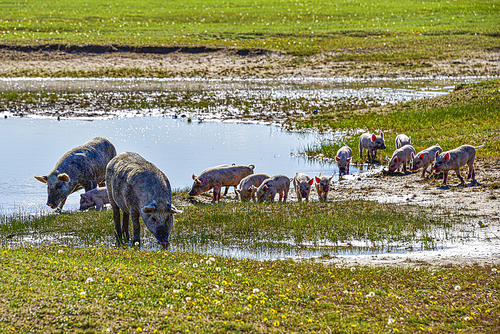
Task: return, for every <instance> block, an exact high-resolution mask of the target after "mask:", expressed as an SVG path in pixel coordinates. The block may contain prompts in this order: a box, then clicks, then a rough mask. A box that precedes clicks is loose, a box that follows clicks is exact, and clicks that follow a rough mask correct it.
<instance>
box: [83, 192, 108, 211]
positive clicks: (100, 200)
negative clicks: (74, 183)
mask: <svg viewBox="0 0 500 334" xmlns="http://www.w3.org/2000/svg"><path fill="white" fill-rule="evenodd" d="M108 203H109V199H108V191H107V189H106V187H98V188H95V189H92V190H89V191H87V192H86V193H85V194H81V195H80V211H83V210H87V209H90V208H93V207H95V208H96V210H101V209H102V208H103V207H104V205H105V204H108Z"/></svg>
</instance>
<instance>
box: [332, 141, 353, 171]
mask: <svg viewBox="0 0 500 334" xmlns="http://www.w3.org/2000/svg"><path fill="white" fill-rule="evenodd" d="M351 159H352V149H351V148H350V147H349V146H347V145H346V146H342V147H341V148H339V150H338V151H337V156H336V157H335V161H337V165H338V166H339V173H340V174H349V164H350V163H351Z"/></svg>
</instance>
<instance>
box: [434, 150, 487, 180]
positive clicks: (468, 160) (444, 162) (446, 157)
mask: <svg viewBox="0 0 500 334" xmlns="http://www.w3.org/2000/svg"><path fill="white" fill-rule="evenodd" d="M485 144H486V143H483V145H481V146H477V147H474V146H472V145H462V146H459V147H457V148H454V149H453V150H450V151H446V152H441V153H438V152H436V162H435V163H434V167H433V169H434V172H436V173H440V172H444V178H443V184H444V185H445V184H446V180H447V179H448V172H449V171H450V170H454V171H455V174H457V177H458V178H459V179H460V183H461V184H464V183H465V181H464V179H463V177H462V176H461V175H460V167H462V166H465V165H468V166H469V174H468V175H467V180H468V179H470V178H472V180H474V181H475V180H476V173H475V172H474V159H475V158H476V150H477V149H478V148H481V147H483V146H484V145H485Z"/></svg>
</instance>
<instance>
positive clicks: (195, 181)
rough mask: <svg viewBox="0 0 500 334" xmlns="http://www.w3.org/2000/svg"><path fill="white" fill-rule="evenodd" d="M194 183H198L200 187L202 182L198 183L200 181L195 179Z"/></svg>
mask: <svg viewBox="0 0 500 334" xmlns="http://www.w3.org/2000/svg"><path fill="white" fill-rule="evenodd" d="M194 182H196V183H198V184H199V185H200V186H202V185H203V182H202V181H200V180H198V179H196V178H195V179H194Z"/></svg>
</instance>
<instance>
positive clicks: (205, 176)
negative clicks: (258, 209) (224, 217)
mask: <svg viewBox="0 0 500 334" xmlns="http://www.w3.org/2000/svg"><path fill="white" fill-rule="evenodd" d="M254 168H255V166H254V165H248V166H244V165H232V166H228V165H220V166H215V167H210V168H207V169H205V170H203V171H202V172H201V174H200V175H199V176H196V175H194V174H193V180H194V182H193V185H192V187H191V191H190V192H189V196H197V195H199V194H201V193H204V192H205V191H209V190H210V189H212V188H213V189H214V196H213V199H212V202H216V201H218V200H220V197H221V188H222V187H224V186H233V187H236V186H237V185H238V184H239V183H240V181H241V180H242V179H243V178H244V177H246V176H248V175H250V174H253V170H254Z"/></svg>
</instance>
